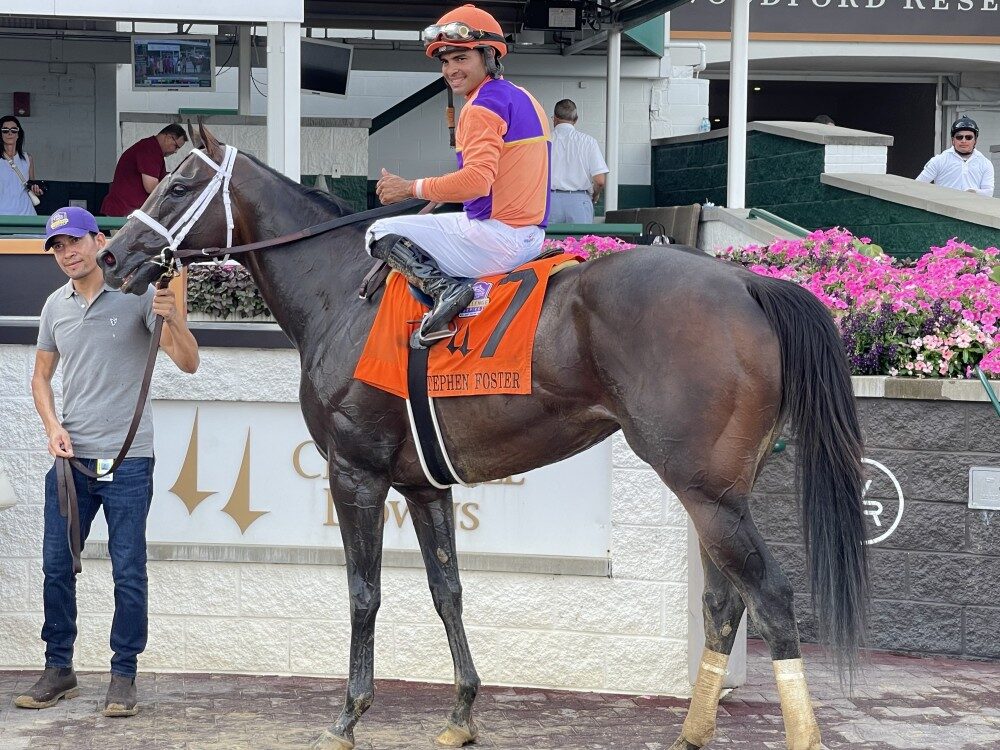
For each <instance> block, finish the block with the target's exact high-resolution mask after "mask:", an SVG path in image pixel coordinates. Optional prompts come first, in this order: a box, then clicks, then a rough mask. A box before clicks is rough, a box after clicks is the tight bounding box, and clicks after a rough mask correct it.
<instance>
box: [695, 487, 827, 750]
mask: <svg viewBox="0 0 1000 750" xmlns="http://www.w3.org/2000/svg"><path fill="white" fill-rule="evenodd" d="M678 495H679V496H680V499H681V502H682V503H683V504H684V507H685V508H686V509H687V511H688V513H689V514H690V515H691V518H692V519H693V520H694V524H695V527H696V528H697V530H698V537H699V539H700V540H701V543H702V545H703V548H704V549H705V551H706V552H707V553H708V555H709V556H710V557H711V560H712V562H714V563H715V565H716V566H717V567H718V569H719V571H721V573H722V575H723V576H725V577H726V578H727V579H728V580H729V581H730V582H731V583H732V585H733V586H734V587H735V588H736V589H737V591H739V593H740V595H741V597H742V599H743V601H744V602H746V605H747V607H748V608H749V610H750V616H751V617H752V618H753V620H754V622H755V623H756V625H757V627H758V629H759V630H760V633H761V636H763V638H764V640H765V641H767V644H768V646H769V647H770V649H771V658H772V659H773V660H774V672H775V676H776V678H777V681H778V695H779V697H780V699H781V714H782V717H783V718H784V722H785V741H786V743H787V745H788V748H789V750H820V747H821V743H820V732H819V725H818V724H817V723H816V717H815V715H814V714H813V708H812V701H811V699H810V697H809V690H808V688H807V687H806V680H805V673H804V671H803V666H802V654H801V651H800V648H799V634H798V627H797V625H796V623H795V611H794V608H793V603H792V587H791V584H790V583H789V582H788V578H786V577H785V574H784V573H783V572H782V571H781V568H780V567H779V566H778V562H777V560H775V559H774V556H773V555H772V554H771V551H770V550H769V549H768V548H767V546H766V545H765V544H764V540H763V538H762V537H761V535H760V532H759V531H758V530H757V527H756V526H755V525H754V523H753V519H751V517H750V511H749V509H748V508H747V504H746V501H745V500H738V501H733V500H725V501H723V500H719V499H715V498H710V497H708V496H706V495H704V494H703V493H701V492H698V491H695V490H687V491H683V492H679V493H678ZM733 627H735V625H734V626H733ZM681 747H682V748H683V747H684V746H681ZM696 747H697V746H696ZM684 750H688V749H687V748H684Z"/></svg>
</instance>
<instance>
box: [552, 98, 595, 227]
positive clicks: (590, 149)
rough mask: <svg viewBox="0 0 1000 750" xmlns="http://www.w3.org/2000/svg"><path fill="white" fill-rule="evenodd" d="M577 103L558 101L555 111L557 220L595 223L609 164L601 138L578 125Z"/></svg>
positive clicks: (554, 207)
mask: <svg viewBox="0 0 1000 750" xmlns="http://www.w3.org/2000/svg"><path fill="white" fill-rule="evenodd" d="M577 119H578V116H577V112H576V104H575V103H574V102H573V101H572V100H571V99H563V100H561V101H559V102H556V106H555V108H554V109H553V113H552V125H553V128H552V201H551V206H552V208H551V213H550V214H549V221H551V222H552V223H553V224H593V223H594V204H595V203H597V201H598V200H599V199H600V197H601V193H602V192H603V191H604V185H605V182H606V180H607V176H608V165H607V163H605V161H604V157H603V156H602V155H601V147H600V146H599V145H598V144H597V141H596V140H595V139H594V138H593V137H592V136H589V135H587V134H586V133H581V132H580V131H579V130H577V129H576V121H577Z"/></svg>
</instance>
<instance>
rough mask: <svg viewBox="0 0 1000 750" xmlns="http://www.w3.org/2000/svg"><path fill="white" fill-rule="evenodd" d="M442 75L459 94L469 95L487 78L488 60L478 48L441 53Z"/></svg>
mask: <svg viewBox="0 0 1000 750" xmlns="http://www.w3.org/2000/svg"><path fill="white" fill-rule="evenodd" d="M439 59H440V60H441V75H443V76H444V79H445V81H447V83H448V85H449V86H450V87H451V90H452V91H454V92H455V93H456V94H458V95H459V96H468V95H469V92H471V91H475V89H476V87H477V86H479V84H481V83H482V82H483V80H484V79H485V78H486V75H487V74H486V62H485V61H484V60H483V55H482V53H481V52H480V51H479V50H477V49H460V50H456V51H454V52H445V53H443V54H442V55H440V57H439Z"/></svg>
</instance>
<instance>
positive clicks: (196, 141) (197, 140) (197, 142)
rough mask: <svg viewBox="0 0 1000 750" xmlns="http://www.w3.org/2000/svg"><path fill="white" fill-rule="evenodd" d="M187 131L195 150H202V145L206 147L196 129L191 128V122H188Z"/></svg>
mask: <svg viewBox="0 0 1000 750" xmlns="http://www.w3.org/2000/svg"><path fill="white" fill-rule="evenodd" d="M187 131H188V140H189V141H191V145H192V146H194V147H195V148H201V147H202V145H204V144H203V143H202V140H201V136H200V135H199V134H198V133H196V132H195V129H194V128H192V127H191V121H190V120H188V127H187Z"/></svg>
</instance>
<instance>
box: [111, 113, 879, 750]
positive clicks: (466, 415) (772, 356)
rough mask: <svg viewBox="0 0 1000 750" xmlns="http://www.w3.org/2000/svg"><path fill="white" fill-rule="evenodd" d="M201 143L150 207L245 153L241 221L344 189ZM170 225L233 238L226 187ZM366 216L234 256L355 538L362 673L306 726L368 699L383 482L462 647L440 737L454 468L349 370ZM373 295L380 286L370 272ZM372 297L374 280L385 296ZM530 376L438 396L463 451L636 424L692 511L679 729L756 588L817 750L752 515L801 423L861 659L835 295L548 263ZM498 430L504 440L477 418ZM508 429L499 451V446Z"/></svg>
mask: <svg viewBox="0 0 1000 750" xmlns="http://www.w3.org/2000/svg"><path fill="white" fill-rule="evenodd" d="M198 135H199V136H200V137H198V138H192V141H194V142H195V143H196V144H199V145H200V147H201V149H202V152H201V155H202V156H204V157H207V158H201V157H199V158H193V156H191V155H189V156H188V158H187V159H185V161H184V162H183V163H182V164H181V165H180V166H179V167H178V169H177V170H176V171H175V172H173V173H172V174H171V175H170V176H169V177H168V178H167V179H165V180H163V181H162V182H161V183H160V185H159V186H158V187H157V188H156V190H155V191H154V192H153V194H152V195H151V196H150V197H149V199H148V200H147V201H146V204H145V206H144V207H143V209H144V211H145V212H146V213H147V214H148V216H150V217H152V218H153V219H154V220H156V221H158V222H159V223H160V224H162V225H164V226H166V227H170V226H172V225H173V224H174V223H175V222H177V221H178V218H179V217H181V216H182V214H184V213H185V211H187V210H188V209H189V208H190V207H192V206H193V205H197V204H198V203H199V201H202V202H206V201H204V200H203V199H202V197H201V196H202V190H203V188H205V186H206V185H207V184H209V183H210V181H211V180H212V179H213V178H214V177H215V176H216V171H217V169H218V168H219V167H218V164H219V163H222V162H224V161H231V163H232V170H231V178H232V179H231V185H229V192H230V195H231V205H232V216H233V222H232V223H233V225H234V228H233V230H232V234H233V242H234V243H236V244H240V243H250V242H255V241H259V240H263V239H268V238H274V237H277V236H280V235H284V234H288V233H292V232H295V231H297V230H299V229H302V228H303V227H305V226H308V225H313V224H318V223H320V222H322V221H325V220H328V219H330V218H331V217H334V216H337V215H340V214H343V213H345V212H346V211H347V209H346V208H345V207H344V205H343V204H341V203H340V202H338V201H337V200H335V199H332V198H330V197H329V196H326V195H324V194H322V193H318V192H316V191H313V190H309V189H306V188H303V187H301V186H300V185H298V184H296V183H294V182H292V181H291V180H289V179H287V178H285V177H283V176H281V175H279V174H278V173H276V172H274V171H272V170H271V169H269V168H268V167H266V166H264V165H263V164H261V163H260V162H259V161H257V160H256V159H254V158H252V157H249V156H246V155H244V154H238V155H235V153H234V156H235V158H234V160H230V159H229V157H228V156H227V155H226V154H227V149H226V147H224V146H222V145H221V144H220V143H219V142H218V141H217V140H216V139H215V138H214V137H213V136H212V135H211V133H209V132H208V131H207V130H206V129H205V128H204V127H203V126H202V127H201V128H200V130H199V133H198ZM208 203H209V205H207V207H206V209H205V211H204V213H203V214H202V215H201V216H200V218H198V217H196V219H197V220H196V222H195V223H193V224H192V226H191V229H190V231H189V233H188V234H187V236H186V238H185V239H184V240H183V242H182V243H180V244H179V245H177V246H178V247H195V248H205V247H218V246H224V245H225V243H226V234H227V228H226V224H227V219H226V215H227V214H226V210H225V208H224V201H223V200H222V199H221V198H220V197H215V198H214V199H212V200H211V201H209V202H208ZM151 226H152V225H151V224H150V223H149V222H148V221H147V222H145V223H143V222H140V221H139V220H137V219H135V218H133V219H132V220H130V221H129V222H128V223H127V224H126V225H125V227H124V228H123V229H122V230H121V231H120V232H119V233H118V234H117V235H115V237H114V238H113V239H112V240H111V242H110V243H109V244H108V246H107V248H106V250H105V252H104V254H103V255H102V257H101V262H102V263H103V264H104V267H105V269H106V271H105V273H106V277H107V279H108V281H109V282H110V283H112V284H115V285H118V286H120V287H121V288H122V289H123V291H127V292H135V293H141V292H142V290H144V289H145V288H146V287H147V285H148V283H149V282H150V281H151V280H152V279H154V278H155V277H156V275H157V274H158V273H159V272H160V269H159V268H158V267H157V266H156V265H155V264H154V263H153V262H152V260H151V259H152V258H153V257H154V256H156V255H157V254H159V253H160V251H161V249H162V248H163V246H164V244H165V242H164V239H163V238H162V237H161V236H160V235H159V234H158V233H157V231H154V229H153V228H151ZM364 229H365V225H364V224H358V225H354V226H351V227H346V228H344V229H341V230H338V231H337V232H335V233H330V234H325V235H322V236H318V237H313V238H311V239H307V240H303V241H299V242H296V243H294V244H292V245H289V246H287V247H283V248H280V249H274V250H270V251H259V252H252V253H248V254H247V255H244V256H241V257H242V258H243V259H244V261H243V262H244V263H245V265H246V266H247V268H248V269H249V270H250V272H251V273H252V275H253V277H254V279H255V280H256V282H257V286H258V287H259V288H260V292H261V294H262V295H263V297H264V299H265V300H266V302H267V304H268V306H269V307H270V308H271V310H272V311H273V313H274V316H275V318H276V319H277V321H278V323H279V324H280V325H281V327H282V329H284V331H285V332H286V333H287V334H288V336H289V337H290V338H291V340H292V341H293V343H294V344H295V346H296V348H297V349H298V352H299V355H300V360H301V365H302V379H301V383H300V389H299V392H300V401H301V406H302V413H303V414H304V416H305V422H306V425H307V427H308V429H309V432H310V433H311V435H312V438H313V440H314V441H315V443H316V446H317V447H318V448H319V449H320V451H321V452H322V453H323V454H324V456H325V457H326V459H327V461H328V463H329V470H330V490H331V492H332V496H333V499H334V502H335V504H336V509H337V515H338V518H339V519H340V528H341V532H342V534H343V539H344V549H345V551H346V558H347V575H348V580H349V591H350V613H351V647H350V672H349V678H348V682H347V697H346V701H345V704H344V708H343V711H342V713H341V714H340V716H339V718H337V720H336V722H335V723H334V724H333V725H332V726H331V727H330V728H328V729H327V730H325V731H324V732H323V733H322V735H321V736H320V737H319V738H318V739H317V740H316V741H315V743H313V747H314V748H322V749H323V750H344V749H346V748H351V747H352V746H353V743H354V727H355V725H356V723H357V722H358V720H359V719H360V717H361V715H362V714H363V713H364V712H365V710H366V709H367V708H368V707H369V706H370V705H371V703H372V700H373V698H374V679H373V666H374V665H373V655H374V652H373V649H374V628H375V615H376V613H377V611H378V608H379V602H380V566H381V556H382V523H383V504H384V501H385V498H386V494H387V492H388V491H389V488H390V487H394V488H395V489H397V490H398V491H399V492H400V493H402V495H403V496H404V497H405V498H406V500H407V503H408V505H409V508H410V513H411V517H412V519H413V524H414V527H415V529H416V533H417V537H418V539H419V542H420V547H421V550H422V553H423V559H424V564H425V566H426V569H427V577H428V581H429V584H430V591H431V597H432V599H433V602H434V605H435V608H436V609H437V612H438V614H439V615H440V617H441V620H442V621H443V623H444V627H445V630H446V632H447V637H448V643H449V645H450V647H451V653H452V657H453V660H454V665H455V686H456V700H455V705H454V707H453V708H452V711H451V714H450V716H449V718H448V722H447V726H446V727H445V729H444V731H442V733H441V734H440V735H439V736H438V737H437V741H438V742H439V743H440V744H442V745H450V746H459V745H462V744H464V743H467V742H471V741H473V740H474V739H475V737H476V731H477V730H476V727H475V724H474V723H473V720H472V703H473V700H474V699H475V697H476V692H477V690H478V688H479V677H478V676H477V674H476V670H475V667H474V666H473V660H472V655H471V654H470V651H469V647H468V644H467V641H466V636H465V630H464V626H463V623H462V588H461V585H460V583H459V574H458V566H457V563H456V550H455V528H454V518H453V515H452V500H451V492H450V491H449V490H440V489H435V488H434V487H433V486H431V485H430V484H428V482H427V480H426V479H425V477H424V474H423V471H422V470H421V467H420V464H419V461H418V458H417V454H416V452H415V448H414V441H413V439H412V437H411V435H410V429H409V425H408V422H407V417H406V411H405V407H404V401H403V400H402V399H400V398H397V397H395V396H392V395H390V394H388V393H384V392H382V391H380V390H376V389H374V388H372V387H370V386H368V385H366V384H364V383H361V382H359V381H357V380H354V379H353V377H352V373H353V371H354V367H355V364H356V363H357V360H358V357H359V354H360V352H361V349H362V348H363V346H364V343H365V340H366V336H367V334H368V330H369V328H370V327H371V325H372V321H373V319H374V316H375V312H376V309H377V307H378V305H377V304H370V303H369V302H366V301H362V300H359V299H358V295H357V289H358V286H359V284H360V282H361V280H362V277H364V275H365V273H366V271H367V270H368V268H369V267H370V265H371V260H370V258H369V257H368V255H367V254H366V253H365V250H364V245H363V232H364ZM380 294H381V293H380ZM375 301H376V302H377V301H378V297H376V300H375ZM532 381H533V382H532V385H533V392H532V394H531V395H530V396H486V397H455V398H446V399H439V400H437V401H436V405H437V409H438V414H439V421H440V425H441V430H442V433H443V435H444V438H445V440H446V442H447V445H448V447H449V450H450V451H451V454H452V458H453V462H454V464H455V469H456V470H457V471H458V473H459V476H461V477H463V478H464V479H465V480H466V481H468V482H484V481H487V480H491V479H497V478H501V477H505V476H508V475H511V474H515V473H518V474H519V473H523V472H526V471H529V470H531V469H534V468H536V467H539V466H543V465H545V464H549V463H553V462H555V461H559V460H561V459H563V458H566V457H568V456H572V455H574V454H575V453H578V452H580V451H582V450H584V449H585V448H587V447H589V446H591V445H594V444H595V443H597V442H599V441H601V440H603V439H604V438H606V437H608V436H609V435H611V434H612V433H614V432H615V431H617V430H622V432H623V433H624V436H625V438H626V440H627V441H628V444H629V446H631V448H632V450H634V451H635V453H636V454H637V455H638V456H639V457H640V458H641V459H642V460H644V461H646V462H647V463H648V464H649V465H650V466H652V467H653V468H654V469H655V470H656V471H657V472H658V473H659V475H660V477H661V478H662V479H663V481H664V482H665V483H666V484H667V486H668V487H670V488H671V489H672V490H673V491H674V492H675V493H676V494H677V497H678V498H680V501H681V503H682V504H683V506H684V508H685V509H686V510H687V512H688V513H689V514H690V516H691V518H692V519H693V520H694V524H695V527H696V528H697V532H698V536H699V539H700V542H701V557H702V562H703V565H704V568H705V579H706V590H705V595H704V620H705V633H706V636H707V645H706V649H705V652H704V655H703V659H702V663H701V670H700V672H699V676H698V680H697V683H696V685H695V689H694V698H693V699H692V702H691V707H690V709H689V712H688V716H687V718H686V720H685V722H684V726H683V728H682V730H681V734H680V737H679V738H678V739H677V740H676V742H675V743H674V744H673V746H672V749H673V750H694V749H695V748H701V747H704V746H705V745H707V744H708V742H709V740H710V739H711V737H712V734H713V732H714V731H715V715H716V709H717V704H718V699H719V692H720V689H721V684H722V676H723V675H724V674H725V668H726V662H727V659H728V655H729V653H730V650H731V649H732V646H733V642H734V639H735V636H736V630H737V627H736V626H737V624H738V623H739V620H740V617H741V616H742V614H743V612H744V610H748V611H749V614H750V616H751V617H752V618H753V619H754V621H755V623H756V624H757V627H758V629H759V631H760V632H761V634H762V635H763V637H764V638H765V639H766V640H767V643H768V645H769V646H770V649H771V654H772V658H773V659H774V667H775V673H776V677H777V680H778V688H779V695H780V697H781V703H782V713H783V715H784V720H785V730H786V737H787V741H788V746H789V747H790V748H793V750H819V748H820V735H819V729H818V727H817V725H816V721H815V718H814V716H813V711H812V707H811V704H810V699H809V695H808V691H807V687H806V682H805V678H804V676H803V669H802V663H801V659H800V650H799V639H798V632H797V629H796V623H795V615H794V612H793V608H792V589H791V586H790V585H789V582H788V580H787V579H786V577H785V575H784V574H783V573H782V572H781V570H780V569H779V567H778V564H777V562H776V561H775V558H774V557H773V556H772V554H771V552H770V551H769V550H768V549H767V547H766V546H765V544H764V541H763V539H762V538H761V535H760V533H759V532H758V530H757V528H756V527H755V526H754V522H753V520H752V519H751V517H750V512H749V508H748V497H749V495H750V492H751V489H752V487H753V484H754V480H755V478H756V476H757V474H758V473H759V471H760V469H761V467H762V465H763V462H764V460H765V459H766V458H767V456H768V455H769V453H770V448H771V445H772V443H773V440H774V437H775V436H776V434H777V431H778V430H779V428H780V426H781V425H783V424H784V423H786V422H788V423H791V425H793V426H794V427H795V429H796V430H797V437H798V452H797V460H798V475H799V477H800V484H801V497H802V514H803V521H804V523H803V527H804V530H805V538H806V542H807V544H808V546H809V550H810V553H809V554H810V570H811V587H812V596H813V600H814V605H815V607H816V609H817V612H818V617H819V620H820V622H821V623H823V627H824V630H823V634H824V639H825V640H826V641H827V642H828V643H829V645H830V646H831V649H832V651H833V653H834V655H835V656H836V657H838V662H839V664H840V665H841V666H842V667H843V668H845V669H846V670H847V671H850V669H851V668H852V667H853V666H854V665H855V664H856V660H857V656H858V650H859V647H860V646H861V645H862V641H863V634H864V630H865V608H866V601H867V567H866V559H865V552H864V547H863V544H862V540H863V523H862V519H863V516H862V507H861V494H862V466H861V458H862V439H861V430H860V427H859V423H858V418H857V414H856V411H855V402H854V397H853V394H852V390H851V381H850V377H849V372H848V367H847V363H846V358H845V356H844V353H843V351H842V348H841V345H840V339H839V336H838V334H837V330H836V327H835V326H834V324H833V322H832V320H831V317H830V315H829V313H828V312H827V311H826V310H825V309H824V308H823V306H822V305H821V304H820V303H819V301H818V300H817V299H816V298H815V297H814V296H813V295H812V294H810V293H809V292H807V291H805V290H804V289H801V288H800V287H798V286H796V285H795V284H791V283H788V282H784V281H779V280H773V279H768V278H763V277H760V276H756V275H754V274H752V273H750V272H748V271H746V270H744V269H742V268H739V267H737V266H734V265H731V264H726V263H723V262H720V261H717V260H715V259H712V258H709V257H708V256H705V255H703V254H701V253H698V252H678V251H673V250H668V249H661V248H639V249H636V250H633V251H630V252H627V253H621V254H617V255H614V256H611V257H607V258H602V259H600V260H596V261H592V262H588V263H585V264H581V265H580V266H579V267H577V268H574V269H570V270H567V271H563V272H561V273H559V274H558V275H556V276H555V277H553V278H552V280H551V283H550V286H549V292H548V297H547V299H546V301H545V305H544V309H543V311H542V315H541V320H540V322H539V325H538V331H537V339H536V344H535V347H534V354H533V359H532ZM486 430H488V431H489V434H490V435H491V439H490V440H485V441H484V440H482V439H481V438H482V436H483V434H485V433H484V431H486ZM498 446H500V447H501V448H500V449H499V450H498V449H497V447H498Z"/></svg>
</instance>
